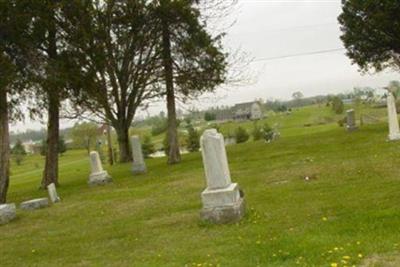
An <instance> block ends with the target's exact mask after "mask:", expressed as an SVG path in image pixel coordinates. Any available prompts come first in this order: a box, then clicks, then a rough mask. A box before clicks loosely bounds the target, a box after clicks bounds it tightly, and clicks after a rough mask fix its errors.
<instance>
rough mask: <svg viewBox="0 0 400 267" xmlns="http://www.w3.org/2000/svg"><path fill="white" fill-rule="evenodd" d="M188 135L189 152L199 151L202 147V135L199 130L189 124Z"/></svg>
mask: <svg viewBox="0 0 400 267" xmlns="http://www.w3.org/2000/svg"><path fill="white" fill-rule="evenodd" d="M187 130H188V137H187V141H186V143H187V149H188V151H189V152H196V151H199V148H200V135H199V132H198V131H197V130H196V129H195V128H194V127H193V126H192V125H190V124H189V126H188V127H187Z"/></svg>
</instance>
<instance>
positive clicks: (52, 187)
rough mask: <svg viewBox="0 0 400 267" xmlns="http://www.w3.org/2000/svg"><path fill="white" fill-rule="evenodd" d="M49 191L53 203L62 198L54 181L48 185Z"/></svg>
mask: <svg viewBox="0 0 400 267" xmlns="http://www.w3.org/2000/svg"><path fill="white" fill-rule="evenodd" d="M47 192H48V193H49V197H50V200H51V202H52V203H57V202H59V201H60V200H61V199H60V197H59V196H58V194H57V190H56V186H55V184H54V183H51V184H49V185H48V186H47Z"/></svg>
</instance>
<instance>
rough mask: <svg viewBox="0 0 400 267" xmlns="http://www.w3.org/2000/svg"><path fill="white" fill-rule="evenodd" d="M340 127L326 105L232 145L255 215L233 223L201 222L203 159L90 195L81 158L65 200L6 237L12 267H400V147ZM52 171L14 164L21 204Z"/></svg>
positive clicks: (377, 128)
mask: <svg viewBox="0 0 400 267" xmlns="http://www.w3.org/2000/svg"><path fill="white" fill-rule="evenodd" d="M366 112H368V114H373V115H374V116H376V117H379V118H380V119H381V120H382V121H383V120H384V119H385V117H384V114H385V110H384V109H379V110H375V109H367V110H366ZM324 117H331V118H332V119H329V120H327V121H330V122H324V124H320V123H315V124H314V121H318V120H319V118H324ZM338 117H342V116H336V115H333V114H332V112H331V111H330V110H329V109H328V108H325V107H316V106H313V107H306V108H303V109H300V110H297V111H294V112H293V114H292V115H289V116H287V115H276V116H274V117H270V118H269V119H268V121H269V123H270V124H275V123H277V124H279V125H280V127H279V129H280V131H281V134H282V135H281V138H280V139H279V140H277V141H276V142H274V143H271V144H265V143H264V142H262V141H258V142H248V143H245V144H239V145H234V146H229V147H227V153H228V159H229V163H230V170H231V176H232V179H233V181H235V182H238V183H239V185H240V186H241V188H242V189H243V191H244V192H245V197H246V202H247V209H248V213H247V215H246V217H245V218H244V219H243V220H242V221H241V222H240V223H238V224H232V225H209V224H205V223H201V222H200V221H199V211H200V209H201V200H200V193H201V191H202V190H203V189H204V187H205V181H204V173H203V167H202V161H201V155H200V153H191V154H187V155H184V156H183V161H182V163H181V164H179V165H175V166H167V165H166V164H165V161H166V160H165V159H164V158H158V159H150V160H147V162H146V163H147V165H148V170H149V172H148V173H147V174H145V175H137V176H133V175H131V173H130V164H119V165H115V166H113V167H107V166H106V167H107V169H108V171H109V173H110V174H111V176H112V177H113V179H114V183H113V184H109V185H106V186H102V187H93V188H90V187H88V186H87V184H86V182H87V178H88V175H89V160H88V157H87V155H86V154H85V152H84V151H69V152H68V153H66V154H65V155H64V156H62V157H61V161H60V182H61V187H59V189H58V192H59V194H60V196H61V198H62V202H61V203H59V204H56V205H53V206H51V207H50V208H47V209H43V210H37V211H33V212H26V211H21V210H18V219H17V220H16V221H14V222H12V223H10V224H8V225H4V226H1V227H0V262H1V266H336V265H335V264H337V266H353V265H356V266H360V265H361V266H390V265H389V264H393V265H392V266H400V261H399V259H400V258H399V256H398V255H400V254H398V253H399V248H400V240H399V236H398V233H399V229H400V205H399V199H400V176H399V171H398V168H399V167H398V166H400V157H399V155H400V142H397V143H396V142H395V143H389V142H386V136H387V125H386V123H384V122H381V123H376V124H368V125H364V126H363V127H361V129H360V130H359V131H357V132H354V133H350V134H349V133H346V132H345V131H344V129H343V128H340V127H339V126H338V125H337V123H336V119H337V118H338ZM308 123H311V124H312V125H311V126H310V127H304V125H305V124H308ZM243 125H247V126H246V127H252V124H251V123H247V124H246V123H244V124H243ZM228 127H237V125H233V124H232V123H230V124H225V125H223V126H222V127H221V128H222V130H223V131H226V130H227V128H228ZM42 166H43V159H42V158H41V157H40V156H32V157H30V158H28V159H27V160H26V161H25V162H24V163H23V165H22V166H18V167H16V166H13V169H12V177H11V185H10V193H9V202H16V203H19V202H21V201H24V200H28V199H31V198H34V197H43V196H46V192H44V191H40V190H38V189H37V188H38V185H39V182H40V177H41V171H42ZM305 177H309V180H306V179H305Z"/></svg>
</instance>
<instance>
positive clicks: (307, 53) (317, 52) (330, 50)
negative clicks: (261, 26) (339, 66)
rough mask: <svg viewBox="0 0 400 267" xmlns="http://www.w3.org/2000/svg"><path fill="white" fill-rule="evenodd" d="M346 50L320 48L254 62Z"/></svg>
mask: <svg viewBox="0 0 400 267" xmlns="http://www.w3.org/2000/svg"><path fill="white" fill-rule="evenodd" d="M344 50H346V49H345V48H336V49H328V50H319V51H313V52H306V53H298V54H291V55H284V56H277V57H269V58H259V59H255V60H253V61H252V63H253V62H259V61H272V60H278V59H284V58H292V57H302V56H311V55H319V54H328V53H334V52H339V51H344Z"/></svg>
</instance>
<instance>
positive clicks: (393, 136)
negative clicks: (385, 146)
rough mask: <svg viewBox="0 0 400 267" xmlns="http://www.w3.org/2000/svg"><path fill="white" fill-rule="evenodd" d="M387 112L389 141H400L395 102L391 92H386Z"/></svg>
mask: <svg viewBox="0 0 400 267" xmlns="http://www.w3.org/2000/svg"><path fill="white" fill-rule="evenodd" d="M387 110H388V123H389V135H388V139H389V141H396V140H400V129H399V120H398V118H397V111H396V100H395V98H394V95H393V93H392V92H391V91H388V96H387Z"/></svg>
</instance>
